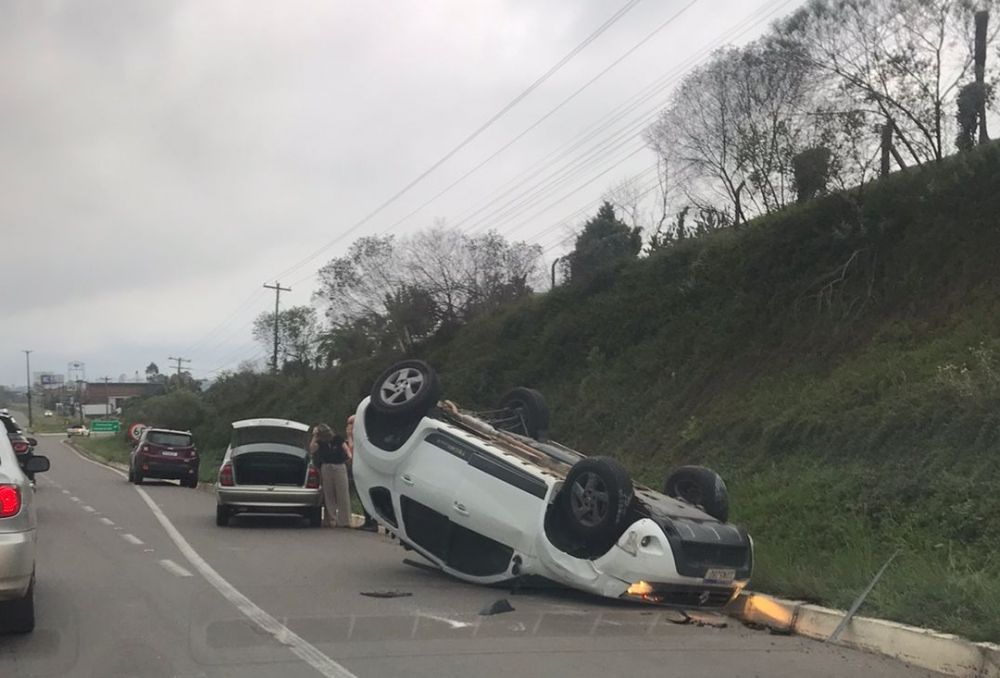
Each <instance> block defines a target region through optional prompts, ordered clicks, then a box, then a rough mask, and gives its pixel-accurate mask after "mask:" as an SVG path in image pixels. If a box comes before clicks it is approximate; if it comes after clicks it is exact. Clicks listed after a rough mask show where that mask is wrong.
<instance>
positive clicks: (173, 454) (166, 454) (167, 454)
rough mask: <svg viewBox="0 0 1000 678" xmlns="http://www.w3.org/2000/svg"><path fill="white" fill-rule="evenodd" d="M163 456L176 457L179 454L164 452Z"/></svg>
mask: <svg viewBox="0 0 1000 678" xmlns="http://www.w3.org/2000/svg"><path fill="white" fill-rule="evenodd" d="M163 456H164V457H176V456H177V453H176V452H171V451H169V450H164V451H163Z"/></svg>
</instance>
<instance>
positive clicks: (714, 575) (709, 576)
mask: <svg viewBox="0 0 1000 678" xmlns="http://www.w3.org/2000/svg"><path fill="white" fill-rule="evenodd" d="M734 579H736V570H730V569H723V568H718V567H712V568H709V570H708V571H707V572H706V573H705V581H713V582H720V583H723V584H729V583H731V582H732V581H733V580H734Z"/></svg>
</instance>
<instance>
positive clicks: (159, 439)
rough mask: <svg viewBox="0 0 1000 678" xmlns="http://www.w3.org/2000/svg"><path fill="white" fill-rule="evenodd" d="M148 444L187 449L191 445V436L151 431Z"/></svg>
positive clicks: (147, 440)
mask: <svg viewBox="0 0 1000 678" xmlns="http://www.w3.org/2000/svg"><path fill="white" fill-rule="evenodd" d="M146 442H148V443H152V444H154V445H163V446H164V447H187V446H188V445H190V444H191V436H190V435H188V434H187V433H167V432H166V431H150V432H149V435H148V436H147V437H146Z"/></svg>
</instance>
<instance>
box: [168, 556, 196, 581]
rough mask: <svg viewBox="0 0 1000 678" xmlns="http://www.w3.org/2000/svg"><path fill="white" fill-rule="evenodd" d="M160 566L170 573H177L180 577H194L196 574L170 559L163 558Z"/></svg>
mask: <svg viewBox="0 0 1000 678" xmlns="http://www.w3.org/2000/svg"><path fill="white" fill-rule="evenodd" d="M160 566H161V567H163V569H164V570H166V571H167V572H169V573H170V574H175V575H177V576H178V577H193V576H194V575H193V574H191V573H190V572H188V571H187V570H185V569H184V568H183V567H181V566H180V565H178V564H177V563H175V562H174V561H172V560H170V559H166V558H165V559H163V560H161V561H160Z"/></svg>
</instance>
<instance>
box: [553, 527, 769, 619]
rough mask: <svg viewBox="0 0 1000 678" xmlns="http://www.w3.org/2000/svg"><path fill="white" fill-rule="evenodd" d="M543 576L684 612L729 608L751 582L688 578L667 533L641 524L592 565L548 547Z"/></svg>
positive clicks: (614, 596) (586, 588) (593, 591)
mask: <svg viewBox="0 0 1000 678" xmlns="http://www.w3.org/2000/svg"><path fill="white" fill-rule="evenodd" d="M539 565H540V566H541V567H542V568H544V571H541V572H538V574H541V575H542V576H545V577H548V578H550V579H554V580H556V581H559V582H561V583H564V584H566V585H568V586H572V587H574V588H578V589H582V590H584V591H589V592H591V593H595V594H597V595H600V596H606V597H609V598H624V599H630V600H636V601H640V602H646V603H653V604H658V605H665V606H668V607H677V608H684V609H719V608H721V607H725V605H726V604H728V603H729V602H730V601H731V600H732V599H733V598H735V597H736V596H737V595H738V594H739V592H740V591H741V590H743V588H744V587H745V586H746V585H747V584H748V583H749V577H748V576H747V577H744V578H739V579H738V578H735V577H734V578H733V579H731V580H726V581H718V580H713V579H707V578H705V577H692V576H684V575H682V574H681V573H679V572H678V567H677V563H676V561H675V557H674V552H673V549H672V547H671V544H670V541H669V540H668V539H667V537H666V535H665V534H664V532H663V530H662V529H661V528H660V526H659V525H657V524H656V523H655V522H654V521H652V520H649V519H643V520H638V521H636V522H635V523H634V524H633V525H631V526H630V527H629V528H628V529H627V530H625V533H624V534H623V535H622V536H621V538H620V539H619V540H618V543H617V544H615V545H614V546H612V547H611V550H609V551H608V552H607V553H605V554H604V555H603V556H600V557H599V558H595V559H594V560H585V559H581V558H574V557H573V556H570V555H568V554H566V553H564V552H562V551H559V550H558V549H555V547H553V546H551V544H548V542H547V540H546V541H545V544H543V545H542V548H540V549H539Z"/></svg>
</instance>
